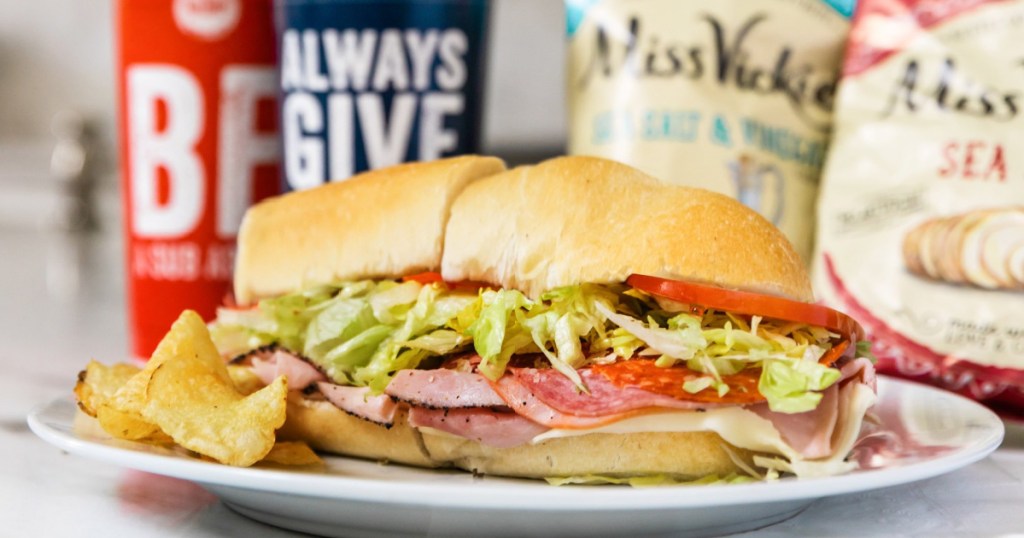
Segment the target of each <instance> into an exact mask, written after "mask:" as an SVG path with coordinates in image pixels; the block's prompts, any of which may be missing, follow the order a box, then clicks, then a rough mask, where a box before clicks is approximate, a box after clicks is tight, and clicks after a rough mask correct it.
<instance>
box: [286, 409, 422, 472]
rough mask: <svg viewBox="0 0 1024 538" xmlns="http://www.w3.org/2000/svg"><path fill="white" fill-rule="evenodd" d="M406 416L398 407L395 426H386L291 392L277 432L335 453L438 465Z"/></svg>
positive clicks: (411, 463) (410, 463)
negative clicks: (283, 421) (408, 422)
mask: <svg viewBox="0 0 1024 538" xmlns="http://www.w3.org/2000/svg"><path fill="white" fill-rule="evenodd" d="M405 415H406V413H405V411H402V410H399V412H398V414H397V415H396V417H395V419H396V422H395V424H394V426H392V427H391V428H385V427H384V426H381V425H379V424H375V423H373V422H370V421H368V420H364V419H361V418H359V417H356V416H353V415H350V414H348V413H346V412H344V411H342V410H341V409H338V408H337V407H335V406H334V405H333V404H331V403H330V402H328V401H327V400H322V399H321V400H314V399H310V398H307V397H305V396H303V394H302V393H301V392H291V393H289V394H288V412H287V417H288V418H287V419H286V421H285V423H284V426H283V427H282V428H281V429H280V430H278V431H277V435H278V437H279V438H280V439H297V440H303V441H306V442H308V443H309V445H310V446H312V447H313V448H315V449H317V450H322V451H325V452H332V453H334V454H342V455H346V456H356V457H359V458H366V459H371V460H386V461H392V462H395V463H404V464H407V465H416V466H419V467H437V466H438V465H439V464H438V463H435V462H434V460H433V459H431V458H430V456H429V455H428V454H427V452H426V449H424V448H423V443H422V440H421V439H420V435H419V432H417V431H416V430H415V429H413V428H412V427H410V426H409V425H408V424H407V423H406V420H405Z"/></svg>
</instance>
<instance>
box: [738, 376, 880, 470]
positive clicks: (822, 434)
mask: <svg viewBox="0 0 1024 538" xmlns="http://www.w3.org/2000/svg"><path fill="white" fill-rule="evenodd" d="M840 375H841V377H840V380H839V382H837V383H835V384H834V385H832V386H831V387H829V388H828V389H826V390H825V391H824V392H823V393H822V397H821V402H820V403H819V404H818V407H816V408H815V409H814V410H813V411H808V412H806V413H795V414H786V413H776V412H773V411H771V410H770V409H768V404H760V405H754V406H750V407H748V408H747V409H749V410H750V411H753V412H754V413H757V415H758V416H760V417H761V418H764V419H766V420H768V421H769V422H771V423H772V426H775V429H776V430H778V431H779V434H780V435H782V438H783V439H784V440H785V441H786V443H788V444H789V445H790V446H791V447H793V449H794V450H796V451H797V452H799V453H800V454H801V455H802V456H803V457H805V458H807V459H816V458H825V457H828V456H831V455H832V454H833V452H835V448H836V447H835V445H836V443H835V442H834V439H833V437H835V433H836V428H837V424H838V422H839V420H840V408H841V407H842V405H841V404H842V402H841V401H840V400H841V399H842V398H843V397H849V391H847V390H845V387H846V386H847V385H848V384H850V383H863V384H865V385H867V386H868V387H870V388H871V390H872V392H874V391H875V385H876V383H877V377H876V375H875V365H874V364H871V361H870V360H868V359H866V358H863V357H860V358H856V359H853V360H850V361H849V362H846V363H845V364H843V365H842V366H841V367H840Z"/></svg>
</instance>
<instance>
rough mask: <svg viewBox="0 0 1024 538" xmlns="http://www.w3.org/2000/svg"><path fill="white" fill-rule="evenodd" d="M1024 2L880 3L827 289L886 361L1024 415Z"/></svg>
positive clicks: (836, 163) (872, 23)
mask: <svg viewBox="0 0 1024 538" xmlns="http://www.w3.org/2000/svg"><path fill="white" fill-rule="evenodd" d="M1022 35H1024V2H1019V1H996V2H982V1H961V2H936V1H919V0H881V1H879V0H864V1H862V3H861V4H860V5H859V6H858V8H857V15H856V17H855V20H854V26H853V30H852V34H851V41H850V44H849V48H848V52H847V57H846V60H845V66H844V72H843V80H842V83H841V88H840V91H839V96H838V102H837V108H836V130H835V138H834V141H833V145H832V150H831V152H830V155H829V158H828V163H827V165H826V169H825V179H824V183H823V186H822V193H821V199H820V202H819V208H818V209H819V227H818V248H817V252H816V255H815V259H814V279H815V287H816V288H817V290H818V292H819V293H820V294H821V296H822V297H823V299H824V300H825V301H826V302H828V303H829V304H831V305H833V306H835V307H837V308H841V309H844V310H846V311H847V312H849V313H850V314H852V315H854V316H855V317H857V318H858V319H859V320H860V321H861V323H862V324H863V325H864V327H865V329H867V331H868V333H869V338H870V339H871V340H872V341H873V343H874V351H875V354H876V355H877V356H878V357H879V363H878V365H879V369H880V370H881V371H883V372H886V373H890V374H895V375H900V376H903V377H907V378H910V379H915V380H919V381H926V382H932V383H935V384H939V385H941V386H944V387H946V388H949V389H952V390H955V391H958V392H960V393H962V394H964V395H967V396H970V397H972V398H975V399H978V400H985V401H987V402H989V403H991V404H993V405H996V406H997V407H998V406H1000V405H1001V406H1003V407H1004V409H1006V410H1015V411H1017V412H1019V411H1021V410H1022V409H1024V293H1022V292H1024V161H1022V156H1024V117H1022V115H1021V107H1022V106H1024V100H1022V97H1024V96H1022V95H1021V94H1022V92H1024V68H1022V65H1021V59H1022V58H1024V40H1022V39H1021V36H1022Z"/></svg>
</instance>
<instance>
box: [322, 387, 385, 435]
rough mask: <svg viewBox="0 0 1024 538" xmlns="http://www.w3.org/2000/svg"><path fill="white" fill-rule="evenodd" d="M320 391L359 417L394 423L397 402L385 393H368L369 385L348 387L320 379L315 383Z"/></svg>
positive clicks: (337, 405)
mask: <svg viewBox="0 0 1024 538" xmlns="http://www.w3.org/2000/svg"><path fill="white" fill-rule="evenodd" d="M316 387H317V388H318V389H320V392H322V393H323V395H324V396H325V397H326V398H327V400H328V401H330V402H331V403H332V404H334V405H335V406H336V407H337V408H338V409H341V410H342V411H345V412H346V413H348V414H350V415H355V416H357V417H359V418H362V419H366V420H369V421H370V422H376V423H377V424H383V425H385V426H389V427H390V426H391V425H392V424H394V423H395V411H396V410H397V409H398V404H397V403H395V401H394V400H392V399H391V397H390V396H388V395H387V394H378V395H376V396H373V395H371V394H370V387H350V386H346V385H335V384H334V383H328V382H326V381H321V382H319V383H317V384H316Z"/></svg>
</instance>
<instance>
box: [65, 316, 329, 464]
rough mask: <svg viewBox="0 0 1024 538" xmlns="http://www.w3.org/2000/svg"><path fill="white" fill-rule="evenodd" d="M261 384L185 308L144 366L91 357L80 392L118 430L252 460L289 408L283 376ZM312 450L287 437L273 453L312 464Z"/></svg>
mask: <svg viewBox="0 0 1024 538" xmlns="http://www.w3.org/2000/svg"><path fill="white" fill-rule="evenodd" d="M235 378H237V385H236V381H235ZM257 389H258V385H257V384H256V383H255V382H254V381H253V379H251V378H249V377H247V376H245V375H243V374H240V373H238V372H235V375H232V373H231V372H229V369H228V367H227V365H225V364H224V362H223V360H222V359H221V357H220V354H219V353H218V352H217V349H216V347H215V346H214V344H213V341H212V340H211V339H210V333H209V331H208V330H207V328H206V324H205V323H203V320H202V318H201V317H199V315H198V314H196V313H195V312H192V311H185V312H183V313H182V314H181V316H180V317H179V318H178V320H177V321H175V322H174V324H173V325H172V326H171V329H170V331H168V333H167V335H166V336H165V337H164V339H163V340H162V341H161V342H160V345H159V346H157V349H156V351H155V352H154V353H153V356H152V358H151V359H150V360H149V362H148V363H147V364H146V367H145V368H143V369H141V370H140V369H138V368H137V367H134V366H131V365H127V364H119V365H114V366H104V365H102V364H99V363H97V362H95V361H94V362H91V363H90V364H89V365H88V366H87V367H86V369H85V371H84V372H83V373H82V374H80V375H79V382H78V384H77V385H76V386H75V394H76V396H77V397H78V400H79V405H80V407H81V408H82V410H83V411H84V412H86V413H88V414H90V415H94V416H96V417H97V419H99V423H100V426H102V427H103V429H104V430H105V431H106V432H107V433H109V434H110V435H112V436H114V437H117V438H120V439H128V440H138V441H147V442H160V443H162V442H169V441H171V440H173V441H174V442H175V443H177V444H179V445H181V446H182V447H184V448H187V449H189V450H192V451H194V452H197V453H199V454H201V455H203V456H207V457H210V458H213V459H215V460H217V461H219V462H221V463H226V464H229V465H239V466H248V465H252V464H254V463H256V462H257V461H260V460H261V459H263V458H264V457H265V456H267V454H268V453H270V452H271V450H272V449H273V448H274V445H275V441H276V439H275V431H276V430H277V429H278V428H280V427H281V426H282V425H283V424H284V421H285V414H286V409H287V406H286V398H287V391H288V385H287V380H286V379H285V378H284V377H280V378H278V379H277V380H275V381H274V382H273V383H271V384H270V385H268V386H266V387H263V388H261V389H258V390H257ZM311 453H312V451H311V450H309V449H308V447H306V451H305V452H304V451H302V449H301V447H290V445H286V447H285V448H282V449H279V455H277V456H274V457H275V458H277V459H279V460H281V462H285V463H287V462H291V461H295V462H300V463H293V464H297V465H306V464H309V463H304V462H312V458H310V454H311ZM313 458H316V455H315V454H313ZM316 459H317V460H319V458H316Z"/></svg>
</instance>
